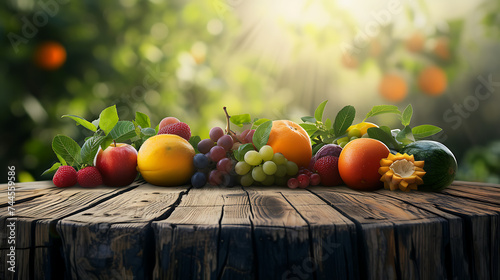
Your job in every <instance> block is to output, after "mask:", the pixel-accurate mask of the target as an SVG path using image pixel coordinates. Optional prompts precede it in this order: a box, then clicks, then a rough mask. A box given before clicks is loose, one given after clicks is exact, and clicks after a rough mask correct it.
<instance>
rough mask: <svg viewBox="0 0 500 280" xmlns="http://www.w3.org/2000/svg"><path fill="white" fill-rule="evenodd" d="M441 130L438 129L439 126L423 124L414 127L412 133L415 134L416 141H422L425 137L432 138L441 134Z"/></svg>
mask: <svg viewBox="0 0 500 280" xmlns="http://www.w3.org/2000/svg"><path fill="white" fill-rule="evenodd" d="M441 130H442V129H441V128H439V127H437V126H434V125H430V124H423V125H419V126H416V127H414V128H413V129H412V130H411V132H412V133H413V136H414V137H415V139H422V138H425V137H429V136H432V135H434V134H436V133H439V132H440V131H441Z"/></svg>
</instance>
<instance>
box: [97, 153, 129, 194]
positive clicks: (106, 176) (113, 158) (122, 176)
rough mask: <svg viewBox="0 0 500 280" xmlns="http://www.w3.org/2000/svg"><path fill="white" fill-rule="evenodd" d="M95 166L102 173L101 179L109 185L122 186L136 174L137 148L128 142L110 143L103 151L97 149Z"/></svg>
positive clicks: (127, 183)
mask: <svg viewBox="0 0 500 280" xmlns="http://www.w3.org/2000/svg"><path fill="white" fill-rule="evenodd" d="M95 166H96V167H97V169H99V172H100V173H101V175H102V181H103V183H104V184H105V185H107V186H110V187H123V186H127V185H129V184H130V183H132V182H133V181H134V179H135V177H136V176H137V169H136V168H137V150H136V149H135V148H134V147H132V146H130V145H129V144H125V143H119V144H116V146H115V144H114V143H113V144H111V145H110V146H109V147H107V148H106V149H105V150H104V151H103V150H102V149H99V152H98V153H97V156H96V158H95Z"/></svg>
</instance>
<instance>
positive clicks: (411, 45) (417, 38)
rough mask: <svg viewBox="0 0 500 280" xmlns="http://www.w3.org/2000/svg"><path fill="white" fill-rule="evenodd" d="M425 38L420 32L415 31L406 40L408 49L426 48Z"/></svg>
mask: <svg viewBox="0 0 500 280" xmlns="http://www.w3.org/2000/svg"><path fill="white" fill-rule="evenodd" d="M424 43H425V38H424V36H423V35H422V33H420V32H415V33H413V34H412V35H411V36H410V38H408V39H407V40H406V42H405V45H406V49H408V50H409V51H410V52H415V53H416V52H419V51H421V50H423V49H424Z"/></svg>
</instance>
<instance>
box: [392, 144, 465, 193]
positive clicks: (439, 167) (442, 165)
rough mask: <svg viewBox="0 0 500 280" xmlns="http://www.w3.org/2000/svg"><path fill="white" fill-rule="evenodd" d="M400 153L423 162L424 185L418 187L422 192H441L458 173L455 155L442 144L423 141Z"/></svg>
mask: <svg viewBox="0 0 500 280" xmlns="http://www.w3.org/2000/svg"><path fill="white" fill-rule="evenodd" d="M400 153H407V154H409V155H413V156H414V158H415V160H423V161H424V162H425V163H424V171H425V172H426V173H425V175H424V177H422V179H423V180H424V184H422V185H419V186H418V190H422V191H440V190H443V189H444V188H446V187H448V186H449V185H451V183H452V182H453V180H455V174H456V172H457V168H458V165H457V160H456V159H455V156H454V155H453V153H452V152H451V151H450V149H448V148H447V147H446V146H445V145H443V144H442V143H439V142H436V141H431V140H421V141H416V142H413V143H410V144H408V145H406V146H405V147H404V148H403V149H401V151H400Z"/></svg>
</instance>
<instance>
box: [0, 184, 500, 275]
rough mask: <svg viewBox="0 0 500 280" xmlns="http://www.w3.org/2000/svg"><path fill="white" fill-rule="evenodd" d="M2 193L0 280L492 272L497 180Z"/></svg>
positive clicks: (499, 271) (38, 188) (495, 269)
mask: <svg viewBox="0 0 500 280" xmlns="http://www.w3.org/2000/svg"><path fill="white" fill-rule="evenodd" d="M0 188H1V193H2V201H0V204H1V212H0V223H1V225H0V228H1V236H2V238H1V242H2V243H1V247H0V248H1V256H2V258H1V259H2V264H1V265H0V268H1V271H0V275H1V277H0V278H1V279H64V278H66V279H85V280H86V279H238V280H240V279H241V280H242V279H500V257H499V255H500V186H499V185H487V184H480V183H471V182H458V181H457V182H455V183H454V184H453V185H452V186H451V187H449V188H447V189H446V190H444V191H442V192H439V193H424V192H411V193H404V192H400V191H397V192H390V191H387V190H383V189H382V190H379V191H375V192H359V191H354V190H351V189H349V188H347V187H310V188H308V189H295V190H292V189H288V188H285V187H248V188H246V187H245V188H241V187H235V188H217V187H211V188H204V189H193V188H190V187H189V186H184V187H172V188H167V187H157V186H152V185H150V184H147V183H145V182H142V181H138V182H134V183H133V184H132V185H130V186H127V187H123V188H110V187H104V186H103V187H97V188H91V189H88V188H81V187H71V188H66V189H59V188H56V187H54V185H53V184H52V182H50V181H46V182H36V183H24V184H17V185H16V193H15V195H16V198H15V205H14V209H15V215H14V216H10V215H9V212H8V208H7V207H8V203H7V201H8V200H7V185H1V186H0ZM13 217H14V218H16V219H17V220H16V221H15V224H16V228H15V240H16V249H15V252H16V255H15V257H16V272H15V273H11V272H10V271H8V270H7V264H6V261H5V260H6V256H7V254H8V253H9V250H10V245H9V244H7V237H8V236H7V235H8V234H9V232H8V230H7V224H8V223H9V222H10V221H12V219H9V220H8V218H13Z"/></svg>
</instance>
